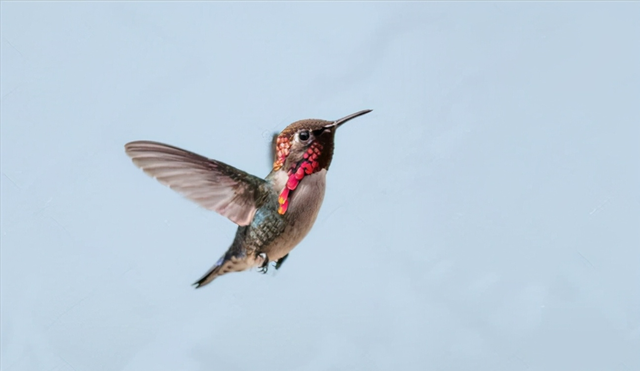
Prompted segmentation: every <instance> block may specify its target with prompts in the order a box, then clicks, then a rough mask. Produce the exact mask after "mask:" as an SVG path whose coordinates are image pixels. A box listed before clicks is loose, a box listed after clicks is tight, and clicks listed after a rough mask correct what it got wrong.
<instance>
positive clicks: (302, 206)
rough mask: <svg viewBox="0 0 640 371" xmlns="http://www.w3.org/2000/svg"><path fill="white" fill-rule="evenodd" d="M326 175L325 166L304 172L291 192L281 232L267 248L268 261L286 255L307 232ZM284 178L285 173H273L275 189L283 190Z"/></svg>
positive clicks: (318, 209) (314, 215) (317, 205)
mask: <svg viewBox="0 0 640 371" xmlns="http://www.w3.org/2000/svg"><path fill="white" fill-rule="evenodd" d="M326 176H327V170H326V169H322V170H320V171H318V172H316V173H313V174H310V175H307V176H305V177H304V178H303V179H302V180H301V181H300V183H299V184H298V186H297V187H296V189H295V190H294V191H293V192H291V194H290V195H289V207H288V209H287V212H286V214H285V215H284V219H285V220H286V226H285V228H284V231H283V233H282V235H281V236H280V237H279V238H277V239H276V240H275V241H274V243H273V244H272V246H270V247H269V249H268V250H269V251H266V253H267V255H268V256H269V259H270V260H272V261H273V260H277V259H280V258H281V257H283V256H285V255H286V254H288V253H289V251H291V250H292V249H293V248H294V247H295V246H296V245H297V244H298V243H300V241H302V239H303V238H304V237H305V236H306V235H307V233H309V231H310V230H311V227H313V224H314V222H315V221H316V218H317V217H318V212H319V211H320V206H321V205H322V200H323V199H324V191H325V188H326ZM287 179H288V177H287V173H285V172H282V174H276V176H275V177H274V183H273V184H274V189H275V190H276V192H281V191H282V189H283V188H284V187H285V185H286V182H287Z"/></svg>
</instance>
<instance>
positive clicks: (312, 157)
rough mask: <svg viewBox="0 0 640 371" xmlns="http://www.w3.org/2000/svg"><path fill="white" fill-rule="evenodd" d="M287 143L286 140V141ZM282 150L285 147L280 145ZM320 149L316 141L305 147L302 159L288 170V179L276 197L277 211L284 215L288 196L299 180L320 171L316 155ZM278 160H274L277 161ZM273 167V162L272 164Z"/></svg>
mask: <svg viewBox="0 0 640 371" xmlns="http://www.w3.org/2000/svg"><path fill="white" fill-rule="evenodd" d="M279 144H280V138H278V160H280V148H281V147H280V146H279ZM287 144H288V141H287ZM282 148H283V150H284V148H285V147H282ZM289 148H290V146H289V147H286V152H287V155H288V154H289ZM320 151H322V144H320V143H318V142H314V143H312V144H311V146H310V147H309V148H308V149H307V152H305V153H304V155H303V160H302V161H300V162H298V163H297V164H295V165H293V166H292V167H291V168H290V169H289V172H288V174H289V175H288V176H289V179H288V180H287V184H285V186H284V189H283V190H282V192H281V193H280V197H278V203H279V204H280V206H279V207H278V213H279V214H281V215H284V213H286V212H287V208H288V207H289V196H290V194H291V192H293V191H294V190H295V189H296V187H298V184H299V183H300V181H301V180H302V179H303V178H304V177H305V176H306V175H311V174H313V173H315V172H318V171H320V164H319V163H318V157H319V156H320ZM285 158H286V155H285V156H284V157H283V159H282V163H281V164H280V167H282V166H283V164H284V159H285ZM277 162H278V161H276V163H277ZM274 167H275V164H274Z"/></svg>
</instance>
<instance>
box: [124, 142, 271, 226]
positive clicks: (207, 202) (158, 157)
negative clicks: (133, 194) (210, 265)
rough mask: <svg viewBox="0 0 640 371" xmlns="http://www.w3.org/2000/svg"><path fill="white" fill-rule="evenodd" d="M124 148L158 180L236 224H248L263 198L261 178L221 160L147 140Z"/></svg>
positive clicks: (136, 163)
mask: <svg viewBox="0 0 640 371" xmlns="http://www.w3.org/2000/svg"><path fill="white" fill-rule="evenodd" d="M125 151H126V153H127V155H129V157H131V160H132V161H133V163H134V164H135V165H136V166H138V167H139V168H141V169H142V170H143V171H144V172H145V173H147V174H148V175H150V176H152V177H154V178H156V179H157V180H158V181H159V182H160V183H162V184H164V185H166V186H169V187H170V188H171V189H173V190H175V191H177V192H179V193H181V194H182V195H184V196H185V197H187V198H188V199H190V200H192V201H195V202H196V203H198V204H199V205H201V206H202V207H204V208H206V209H209V210H213V211H216V212H218V213H220V214H222V215H224V216H226V217H227V218H229V219H230V220H231V221H233V222H234V223H236V224H238V225H241V226H244V225H249V223H251V220H253V216H254V215H255V213H256V210H257V208H258V207H260V206H261V204H262V203H263V202H264V200H265V197H266V181H265V180H264V179H261V178H258V177H256V176H253V175H251V174H248V173H246V172H244V171H242V170H239V169H236V168H235V167H233V166H230V165H227V164H225V163H223V162H220V161H216V160H211V159H208V158H206V157H203V156H200V155H198V154H195V153H193V152H189V151H186V150H183V149H180V148H177V147H173V146H170V145H167V144H162V143H157V142H150V141H137V142H131V143H127V144H126V145H125Z"/></svg>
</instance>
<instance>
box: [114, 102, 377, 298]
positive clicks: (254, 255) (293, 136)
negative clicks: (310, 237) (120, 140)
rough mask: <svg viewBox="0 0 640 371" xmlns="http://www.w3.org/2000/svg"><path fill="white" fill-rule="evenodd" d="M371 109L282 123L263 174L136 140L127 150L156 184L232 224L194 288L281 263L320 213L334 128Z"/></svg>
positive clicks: (262, 270)
mask: <svg viewBox="0 0 640 371" xmlns="http://www.w3.org/2000/svg"><path fill="white" fill-rule="evenodd" d="M369 112H371V110H364V111H360V112H356V113H354V114H351V115H349V116H346V117H343V118H341V119H339V120H335V121H324V120H318V119H308V120H301V121H296V122H294V123H293V124H291V125H289V126H287V127H286V128H285V129H284V130H283V131H282V132H281V133H280V134H279V135H278V136H277V137H276V138H274V146H275V148H274V153H275V155H274V162H273V169H272V170H271V172H270V173H269V175H267V177H266V178H265V179H262V178H259V177H256V176H254V175H251V174H248V173H245V172H244V171H242V170H239V169H236V168H235V167H233V166H230V165H227V164H225V163H222V162H220V161H216V160H211V159H208V158H206V157H203V156H200V155H197V154H195V153H193V152H189V151H186V150H183V149H180V148H177V147H173V146H170V145H167V144H162V143H157V142H150V141H136V142H131V143H127V144H126V145H125V151H126V153H127V155H129V157H131V159H132V160H133V163H134V164H135V165H136V166H138V167H139V168H141V169H142V170H144V172H145V173H147V174H148V175H150V176H152V177H154V178H156V179H157V180H158V181H159V182H160V183H162V184H164V185H167V186H169V187H170V188H172V189H173V190H175V191H177V192H179V193H181V194H182V195H184V196H186V197H187V198H188V199H190V200H192V201H195V202H196V203H198V204H199V205H200V206H203V207H205V208H206V209H209V210H213V211H216V212H218V213H220V214H221V215H224V216H226V217H227V218H229V219H230V220H231V221H232V222H234V223H236V224H237V225H238V230H237V231H236V236H235V238H234V239H233V242H232V243H231V247H229V249H228V250H227V252H226V253H225V254H224V255H223V256H222V257H221V258H220V259H219V260H218V261H217V262H216V263H215V264H214V265H213V267H211V269H209V271H208V272H207V273H205V274H204V276H202V277H201V278H200V279H199V280H197V281H196V282H195V283H194V285H195V286H196V288H199V287H202V286H204V285H206V284H208V283H209V282H211V281H213V280H214V279H215V278H217V277H219V276H221V275H223V274H226V273H230V272H240V271H244V270H247V269H250V268H254V267H258V268H259V270H260V271H261V272H263V273H266V271H267V269H268V264H269V262H275V268H276V269H279V268H280V266H281V265H282V263H283V262H284V261H285V259H287V257H288V256H289V252H290V251H291V250H293V248H294V247H295V246H296V245H297V244H298V243H300V241H302V239H303V238H304V237H305V236H306V235H307V233H308V232H309V230H310V229H311V227H312V226H313V223H314V222H315V220H316V217H317V216H318V211H319V210H320V205H321V204H322V199H323V198H324V190H325V186H326V180H325V179H326V175H327V170H328V169H329V165H330V164H331V159H332V157H333V141H334V137H335V133H336V129H337V128H338V127H340V126H341V125H342V124H344V123H345V122H347V121H349V120H351V119H353V118H356V117H358V116H361V115H364V114H367V113H369Z"/></svg>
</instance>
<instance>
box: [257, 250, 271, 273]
mask: <svg viewBox="0 0 640 371" xmlns="http://www.w3.org/2000/svg"><path fill="white" fill-rule="evenodd" d="M258 257H261V258H262V259H263V262H262V265H261V266H260V267H258V272H260V273H262V274H265V273H267V271H268V270H269V258H268V257H267V254H265V253H260V254H258Z"/></svg>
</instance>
